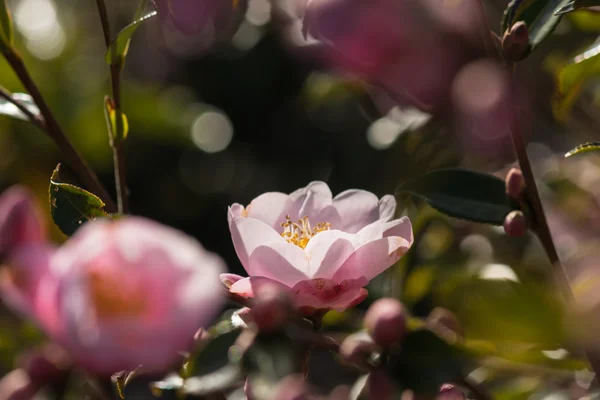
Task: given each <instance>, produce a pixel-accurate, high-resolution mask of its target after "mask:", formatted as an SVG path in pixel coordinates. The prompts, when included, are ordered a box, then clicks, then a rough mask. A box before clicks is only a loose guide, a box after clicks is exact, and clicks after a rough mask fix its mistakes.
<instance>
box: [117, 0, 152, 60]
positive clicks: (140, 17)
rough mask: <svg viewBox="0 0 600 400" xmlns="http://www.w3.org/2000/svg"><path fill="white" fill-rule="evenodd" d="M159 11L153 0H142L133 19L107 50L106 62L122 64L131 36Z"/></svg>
mask: <svg viewBox="0 0 600 400" xmlns="http://www.w3.org/2000/svg"><path fill="white" fill-rule="evenodd" d="M157 14H158V13H157V11H156V10H155V9H154V6H153V5H152V1H151V0H142V1H141V2H140V5H139V6H138V9H137V12H136V13H135V16H134V18H133V21H132V22H131V23H130V24H129V25H127V26H126V27H125V28H123V29H122V30H121V32H119V33H118V34H117V36H116V37H115V38H114V39H113V41H112V42H111V43H110V46H109V47H108V50H107V51H106V62H107V63H108V64H110V65H118V66H122V65H123V62H124V60H125V57H127V52H128V51H129V44H130V43H131V37H132V36H133V34H134V33H135V31H136V30H137V29H138V28H139V27H140V25H141V24H142V23H143V22H145V21H148V20H149V19H151V18H152V17H154V16H156V15H157Z"/></svg>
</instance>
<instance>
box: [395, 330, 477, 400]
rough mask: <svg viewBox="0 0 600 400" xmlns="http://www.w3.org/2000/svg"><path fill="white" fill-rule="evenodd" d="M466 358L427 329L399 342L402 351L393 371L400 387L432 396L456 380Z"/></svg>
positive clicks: (464, 364)
mask: <svg viewBox="0 0 600 400" xmlns="http://www.w3.org/2000/svg"><path fill="white" fill-rule="evenodd" d="M467 362H468V359H467V358H466V354H464V353H463V352H462V351H461V350H459V349H457V348H455V347H453V346H451V345H450V344H448V343H446V342H445V341H444V340H442V339H441V338H439V337H438V336H437V335H436V334H434V333H433V332H431V331H428V330H426V329H419V330H416V331H414V332H411V333H410V334H409V335H408V336H407V337H406V339H405V340H404V342H403V343H402V350H401V351H400V354H399V355H398V360H397V362H396V364H395V365H394V367H393V369H392V372H393V376H394V378H395V381H396V382H397V383H398V384H399V386H400V387H405V388H408V389H411V390H413V391H414V392H416V393H417V394H434V393H436V392H437V391H438V390H439V388H440V386H441V385H442V384H444V383H448V382H456V381H459V380H460V379H461V378H462V377H463V376H464V375H463V374H464V371H465V369H466V368H465V367H466V365H467Z"/></svg>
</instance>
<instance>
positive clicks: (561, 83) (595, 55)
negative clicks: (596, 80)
mask: <svg viewBox="0 0 600 400" xmlns="http://www.w3.org/2000/svg"><path fill="white" fill-rule="evenodd" d="M599 54H600V43H598V42H596V43H594V44H593V45H592V46H591V47H589V48H588V49H587V50H586V51H584V52H583V53H581V54H579V55H578V56H576V57H575V58H573V60H572V61H571V62H570V63H568V64H567V65H565V66H564V67H563V68H562V69H561V70H560V71H559V72H558V76H557V80H558V84H557V92H556V95H555V96H554V99H553V101H552V110H553V112H554V116H555V117H556V119H558V120H559V121H565V120H566V119H567V117H568V114H569V111H570V110H571V108H572V106H573V103H575V100H576V99H577V97H578V96H579V93H581V90H582V89H583V85H584V84H585V83H586V82H587V81H588V79H590V78H592V77H594V76H597V75H598V74H600V56H599Z"/></svg>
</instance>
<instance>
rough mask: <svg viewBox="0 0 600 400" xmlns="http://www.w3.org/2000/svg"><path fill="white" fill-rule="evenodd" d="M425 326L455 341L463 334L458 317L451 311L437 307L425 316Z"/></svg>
mask: <svg viewBox="0 0 600 400" xmlns="http://www.w3.org/2000/svg"><path fill="white" fill-rule="evenodd" d="M427 327H428V328H429V329H430V330H431V331H433V332H435V333H437V334H438V335H440V336H442V337H444V338H446V339H449V340H452V341H456V340H459V339H461V338H462V337H463V336H464V330H463V327H462V326H461V324H460V322H459V321H458V318H457V317H456V315H454V313H452V312H451V311H449V310H447V309H445V308H441V307H437V308H435V309H434V310H433V311H432V312H431V313H430V314H429V316H428V317H427Z"/></svg>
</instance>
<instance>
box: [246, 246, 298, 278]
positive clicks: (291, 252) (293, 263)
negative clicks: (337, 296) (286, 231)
mask: <svg viewBox="0 0 600 400" xmlns="http://www.w3.org/2000/svg"><path fill="white" fill-rule="evenodd" d="M308 270H309V261H308V258H307V257H306V253H305V252H304V250H302V249H301V248H300V247H298V246H296V245H293V244H291V243H288V242H286V241H283V242H278V243H274V242H271V243H266V244H264V245H262V246H258V247H257V248H256V249H254V250H253V251H252V254H251V255H250V258H249V259H248V266H247V267H246V271H248V275H250V276H263V277H266V278H270V279H273V280H276V281H278V282H281V283H283V284H285V285H288V286H292V285H294V284H296V283H297V282H299V281H301V280H303V279H307V278H308V276H307V271H308Z"/></svg>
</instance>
